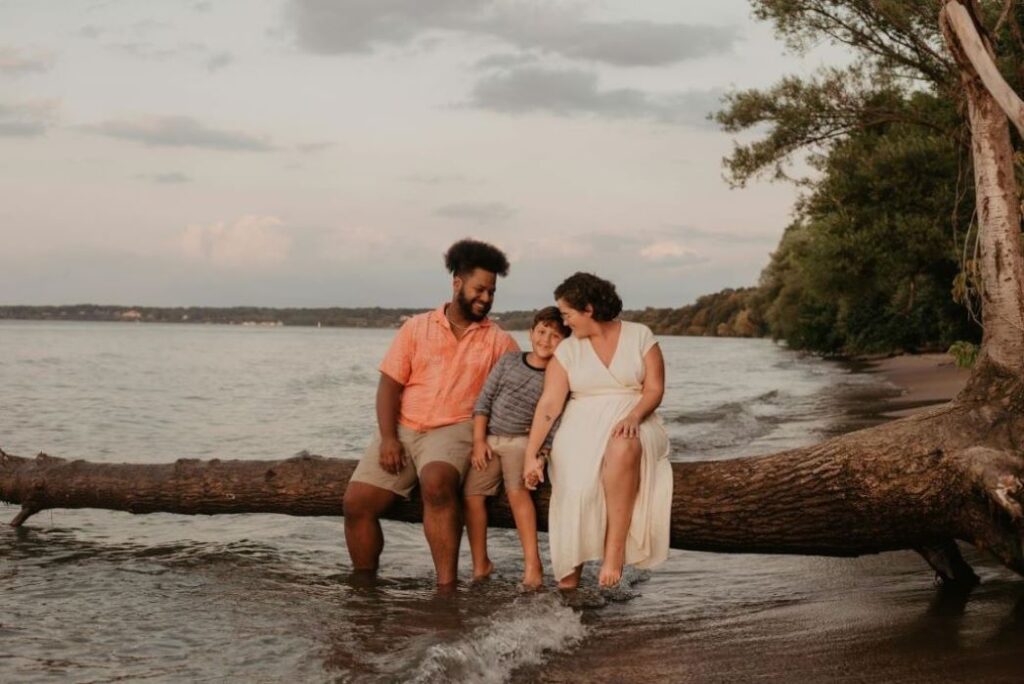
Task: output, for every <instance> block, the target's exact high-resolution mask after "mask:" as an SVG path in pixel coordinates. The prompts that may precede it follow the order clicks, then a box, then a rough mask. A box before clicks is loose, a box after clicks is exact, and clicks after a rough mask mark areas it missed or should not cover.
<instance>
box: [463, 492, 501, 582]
mask: <svg viewBox="0 0 1024 684" xmlns="http://www.w3.org/2000/svg"><path fill="white" fill-rule="evenodd" d="M465 503H466V509H465V510H466V536H467V537H469V552H470V554H471V555H472V556H473V579H475V580H478V579H484V578H486V577H489V576H490V574H491V572H492V571H493V570H494V563H492V562H491V559H490V558H488V556H487V497H485V496H482V495H471V496H467V497H466V499H465Z"/></svg>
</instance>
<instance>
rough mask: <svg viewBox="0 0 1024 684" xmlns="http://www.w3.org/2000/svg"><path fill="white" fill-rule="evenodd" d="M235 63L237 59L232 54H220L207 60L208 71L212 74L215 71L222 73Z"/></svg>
mask: <svg viewBox="0 0 1024 684" xmlns="http://www.w3.org/2000/svg"><path fill="white" fill-rule="evenodd" d="M234 61H235V57H234V55H232V54H231V53H230V52H218V53H217V54H215V55H213V56H212V57H210V58H209V59H208V60H206V69H207V71H209V72H210V73H213V72H215V71H220V70H221V69H223V68H224V67H226V66H228V65H229V64H231V63H232V62H234Z"/></svg>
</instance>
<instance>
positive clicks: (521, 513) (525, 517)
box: [508, 489, 544, 589]
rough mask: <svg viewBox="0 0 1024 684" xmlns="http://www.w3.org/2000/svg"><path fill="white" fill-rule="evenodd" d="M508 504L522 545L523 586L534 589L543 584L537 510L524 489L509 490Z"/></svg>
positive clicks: (528, 493)
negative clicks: (538, 543)
mask: <svg viewBox="0 0 1024 684" xmlns="http://www.w3.org/2000/svg"><path fill="white" fill-rule="evenodd" d="M508 504H509V507H511V508H512V517H513V518H515V521H516V530H517V531H518V532H519V543H520V544H522V545H523V564H524V568H523V585H524V586H526V587H529V588H531V589H536V588H538V587H540V585H541V584H543V583H544V567H543V566H542V565H541V562H540V548H539V546H538V545H537V510H536V509H535V508H534V506H533V499H532V498H530V492H528V491H527V490H525V489H509V490H508Z"/></svg>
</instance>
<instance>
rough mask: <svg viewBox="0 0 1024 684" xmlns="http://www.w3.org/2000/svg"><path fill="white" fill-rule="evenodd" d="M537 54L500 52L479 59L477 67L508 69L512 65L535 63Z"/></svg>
mask: <svg viewBox="0 0 1024 684" xmlns="http://www.w3.org/2000/svg"><path fill="white" fill-rule="evenodd" d="M536 61H537V56H536V55H533V54H530V53H528V52H499V53H495V54H493V55H487V56H486V57H484V58H482V59H480V60H477V63H476V64H475V65H474V66H475V67H476V68H477V69H508V68H511V67H517V66H522V65H524V64H533V63H535V62H536Z"/></svg>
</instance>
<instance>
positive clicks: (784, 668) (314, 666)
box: [0, 322, 1024, 682]
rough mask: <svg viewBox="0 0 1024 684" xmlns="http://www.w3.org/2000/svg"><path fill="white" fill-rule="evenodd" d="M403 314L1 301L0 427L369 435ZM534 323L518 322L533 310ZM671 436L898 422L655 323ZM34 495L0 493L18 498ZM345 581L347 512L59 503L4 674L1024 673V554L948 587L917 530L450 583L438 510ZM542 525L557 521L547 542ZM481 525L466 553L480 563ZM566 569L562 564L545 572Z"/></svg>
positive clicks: (440, 677)
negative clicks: (897, 547)
mask: <svg viewBox="0 0 1024 684" xmlns="http://www.w3.org/2000/svg"><path fill="white" fill-rule="evenodd" d="M392 335H393V331H390V330H350V329H313V328H249V327H234V326H199V325H178V326H175V325H149V324H118V323H46V322H32V323H29V322H0V447H2V448H3V449H4V450H5V451H7V452H8V453H11V454H16V455H19V456H31V455H34V454H35V453H37V452H39V451H45V452H46V453H49V454H51V455H53V456H61V457H65V458H83V459H87V460H92V461H101V462H123V461H134V462H142V463H160V462H167V461H171V460H174V459H176V458H180V457H197V458H204V459H207V458H215V457H216V458H221V459H232V458H257V459H278V458H283V457H287V456H290V455H292V454H294V453H295V452H298V451H300V450H303V449H305V450H308V451H309V452H311V453H316V454H322V455H325V456H334V457H348V458H355V457H357V456H358V454H359V453H360V452H361V450H362V449H363V447H364V446H365V443H366V441H367V440H368V438H369V436H370V434H371V432H372V431H373V430H374V429H375V423H374V417H373V416H374V413H373V402H374V391H375V387H376V380H377V372H376V370H375V368H376V365H377V363H378V362H379V360H380V357H381V356H382V354H383V352H384V350H385V348H386V346H387V344H388V343H389V341H390V339H391V336H392ZM517 338H518V339H519V340H520V343H521V344H524V345H525V343H526V342H525V336H524V335H523V334H521V333H517ZM661 344H662V349H663V350H664V354H665V358H666V365H667V369H668V370H667V392H666V397H665V401H664V404H663V406H662V408H661V409H660V412H661V414H662V417H663V418H664V420H665V423H666V426H667V427H668V430H669V433H670V436H671V439H672V444H673V451H672V459H673V460H678V461H686V460H699V459H721V458H733V457H738V456H744V455H754V454H761V453H769V452H772V451H777V450H781V449H785V448H789V447H794V446H799V445H804V444H810V443H813V442H815V441H818V440H820V439H822V438H825V437H828V436H831V435H835V434H839V433H841V432H845V431H848V430H851V429H856V428H860V427H864V426H868V425H871V424H873V423H876V422H878V421H880V420H881V418H880V417H879V412H880V411H881V410H882V408H883V406H884V402H885V398H886V397H887V396H891V395H892V394H893V392H894V389H893V388H892V387H890V386H887V385H885V384H884V383H883V382H882V381H880V380H879V378H878V377H877V376H873V375H866V374H862V373H857V372H854V371H853V370H852V369H851V368H850V367H848V366H844V365H841V364H838V363H834V362H828V361H823V360H820V359H815V358H813V357H806V356H800V355H797V354H795V353H792V352H790V351H787V350H785V349H784V348H781V347H779V346H777V345H774V344H772V343H770V342H767V341H764V340H733V339H705V338H672V337H665V338H662V339H661ZM16 512H17V508H16V507H14V506H10V505H4V504H0V516H5V517H4V519H5V520H9V519H10V518H13V517H14V515H15V513H16ZM384 526H385V534H386V537H387V546H386V548H385V551H384V556H383V559H382V562H383V569H382V578H381V581H380V582H379V584H378V585H376V586H374V587H362V586H359V585H357V584H353V583H351V582H350V581H349V579H348V570H349V565H348V556H347V553H346V551H345V545H344V537H343V534H342V525H341V519H340V518H291V517H288V516H278V515H230V516H227V515H226V516H216V517H203V516H196V517H190V516H176V515H169V514H151V515H140V516H132V515H129V514H126V513H116V512H109V511H96V510H80V511H72V510H54V511H45V512H43V513H40V514H38V515H36V516H35V517H33V518H32V519H30V520H29V521H28V522H27V523H26V525H25V526H24V527H23V528H21V529H18V530H14V529H11V528H8V527H6V526H4V527H3V528H2V529H0V681H3V682H8V681H10V682H65V681H72V682H108V681H122V680H123V681H156V682H159V681H223V680H229V681H285V680H287V681H310V682H321V681H323V682H335V681H340V682H362V681H403V682H408V681H413V682H415V681H420V682H435V681H441V682H443V681H451V682H462V681H466V682H503V681H527V682H569V681H572V682H578V681H633V680H648V681H694V682H716V681H722V682H725V681H750V680H757V681H773V680H774V681H790V680H798V681H801V682H817V681H822V682H826V681H851V682H852V681H872V682H874V681H887V682H900V681H903V682H935V681H956V680H964V679H968V678H969V679H971V680H974V681H986V682H987V681H1006V682H1011V681H1013V682H1019V681H1021V679H1022V676H1021V674H1020V673H1021V671H1022V670H1021V667H1022V666H1021V664H1020V654H1021V653H1024V580H1022V579H1021V578H1018V577H1016V576H1014V575H1013V574H1012V573H1009V572H1008V571H1005V570H1003V569H1002V568H1001V566H999V565H997V564H995V563H992V562H990V561H987V560H986V559H984V558H979V557H977V555H976V554H973V553H970V554H969V556H970V560H971V561H972V562H973V563H974V564H975V567H976V570H977V571H978V572H979V574H981V576H982V578H983V580H984V583H983V584H982V586H981V587H979V588H978V589H977V590H976V591H974V592H973V593H972V594H971V595H970V596H969V597H963V596H955V595H947V594H945V593H943V592H940V591H938V590H936V588H935V587H934V586H933V583H932V573H931V572H930V570H929V569H928V568H927V567H926V566H925V564H924V562H923V561H921V560H920V559H919V558H918V557H917V556H916V555H914V554H912V553H889V554H882V555H879V556H870V557H865V558H861V559H852V560H851V559H830V558H813V557H778V556H760V555H738V556H731V555H720V554H707V553H695V552H683V551H673V552H672V554H671V556H670V558H669V561H668V562H667V563H665V564H664V565H663V566H662V567H661V568H659V569H657V570H654V571H653V572H649V573H636V572H628V573H627V576H626V581H625V582H624V583H623V587H621V588H620V589H618V590H616V591H614V592H599V591H597V590H595V589H593V588H592V587H593V584H594V569H593V568H590V569H588V570H587V572H586V574H585V576H584V585H586V588H584V589H583V590H581V591H580V592H578V593H577V594H576V595H575V596H572V597H569V598H564V597H562V596H560V595H559V594H558V592H555V591H551V590H549V591H544V592H540V593H537V594H530V595H523V594H520V593H519V592H518V591H517V581H518V579H519V576H520V572H521V556H520V550H519V545H518V542H517V540H516V538H515V536H514V532H513V531H511V530H492V532H491V555H492V558H493V559H494V560H495V561H496V564H497V572H496V577H495V578H494V579H493V580H492V581H490V582H487V583H483V584H478V585H474V584H471V583H469V582H468V581H467V582H463V583H462V584H461V586H460V587H459V589H458V591H457V592H456V594H455V595H454V596H438V595H436V594H435V591H434V586H433V574H432V566H431V564H430V558H429V554H428V552H427V548H426V544H425V542H424V540H423V536H422V529H421V527H420V526H418V525H410V524H404V523H393V522H385V524H384ZM545 543H546V539H544V535H542V553H544V554H545V555H546V551H545V549H544V548H543V547H544V544H545ZM469 567H470V564H469V557H468V548H467V547H466V545H465V544H464V545H463V556H462V564H461V575H462V577H463V578H464V579H467V580H468V574H469ZM548 581H549V584H550V581H551V578H550V577H549V578H548Z"/></svg>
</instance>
